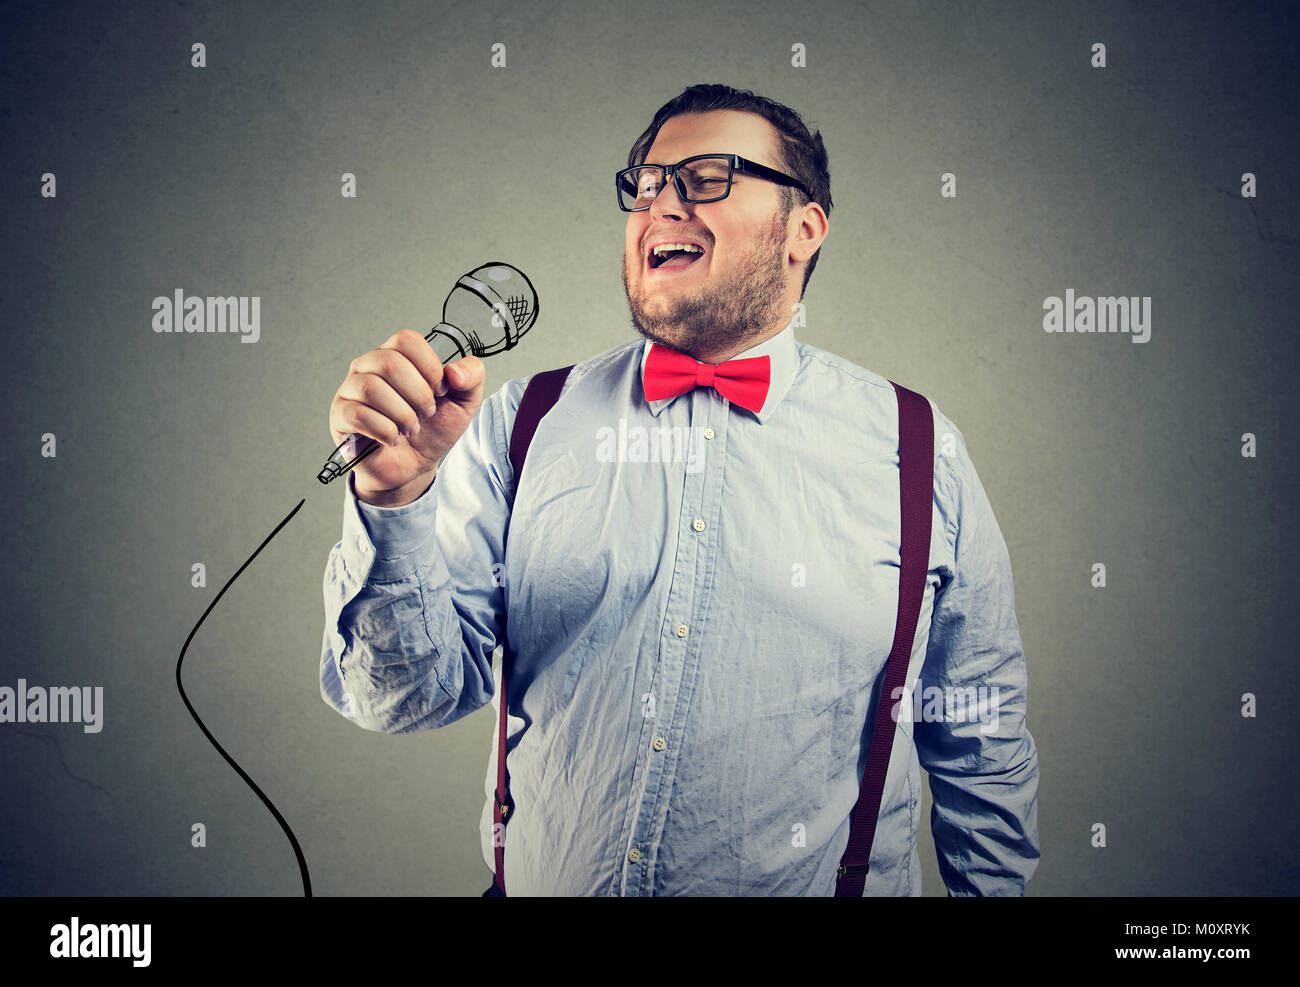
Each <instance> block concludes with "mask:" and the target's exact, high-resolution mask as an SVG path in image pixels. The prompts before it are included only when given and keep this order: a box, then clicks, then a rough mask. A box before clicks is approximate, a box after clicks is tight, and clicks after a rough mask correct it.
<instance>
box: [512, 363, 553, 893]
mask: <svg viewBox="0 0 1300 987" xmlns="http://www.w3.org/2000/svg"><path fill="white" fill-rule="evenodd" d="M572 369H573V365H572V364H570V365H569V366H567V367H561V368H560V369H559V370H547V371H546V372H545V373H540V374H534V375H533V377H532V379H531V380H530V381H529V382H528V386H527V387H525V388H524V396H523V397H522V398H520V399H519V410H518V411H517V412H516V413H515V424H514V428H513V429H512V430H511V432H510V465H511V466H513V467H514V470H515V490H516V491H518V490H519V474H520V473H521V472H522V471H523V468H524V457H525V456H527V455H528V446H529V444H530V443H531V442H532V441H533V433H534V432H536V431H537V423H538V422H540V421H541V420H542V416H543V415H545V414H546V413H547V412H548V411H550V410H551V408H552V406H553V405H554V404H555V402H556V401H557V400H559V397H560V391H561V390H563V389H564V382H565V380H566V379H568V376H569V371H570V370H572ZM507 633H508V631H507ZM512 664H513V661H512V659H511V654H510V643H509V641H507V642H506V643H505V645H504V646H503V647H502V649H501V696H500V698H499V703H500V706H501V717H500V722H499V724H498V726H497V790H496V798H495V799H494V801H495V803H496V804H495V805H494V806H493V809H492V821H493V826H492V847H493V854H494V856H495V858H496V870H495V874H494V883H495V885H496V889H497V891H498V892H500V895H501V897H503V898H504V897H505V894H506V876H505V853H506V848H505V841H506V833H505V820H506V818H507V817H508V816H509V815H510V809H511V807H513V806H514V801H513V800H512V799H511V798H510V781H509V775H508V774H507V772H506V670H507V669H508V668H510V667H511V665H512Z"/></svg>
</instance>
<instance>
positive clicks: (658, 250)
mask: <svg viewBox="0 0 1300 987" xmlns="http://www.w3.org/2000/svg"><path fill="white" fill-rule="evenodd" d="M669 250H689V251H690V252H691V253H694V254H702V253H704V248H703V247H697V246H696V245H695V244H693V243H661V244H658V245H657V246H655V247H652V248H651V253H653V254H655V256H657V257H662V256H663V255H664V253H665V252H666V251H669Z"/></svg>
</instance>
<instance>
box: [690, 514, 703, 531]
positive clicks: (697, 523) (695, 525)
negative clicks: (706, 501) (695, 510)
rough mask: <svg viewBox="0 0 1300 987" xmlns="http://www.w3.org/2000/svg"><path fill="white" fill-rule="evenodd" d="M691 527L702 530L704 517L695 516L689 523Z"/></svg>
mask: <svg viewBox="0 0 1300 987" xmlns="http://www.w3.org/2000/svg"><path fill="white" fill-rule="evenodd" d="M691 527H692V528H694V529H695V530H696V531H703V530H704V518H702V517H697V518H696V519H695V521H694V522H693V523H692V524H691Z"/></svg>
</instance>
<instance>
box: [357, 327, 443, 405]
mask: <svg viewBox="0 0 1300 987" xmlns="http://www.w3.org/2000/svg"><path fill="white" fill-rule="evenodd" d="M420 342H421V344H423V345H424V346H425V348H427V349H429V351H430V352H432V347H430V346H429V344H428V343H425V342H424V340H423V339H421V340H420ZM433 358H434V359H435V360H437V359H438V357H437V355H436V354H435V355H434V357H433ZM440 372H441V371H440ZM364 374H373V375H374V376H376V377H378V378H380V379H381V380H383V381H385V382H386V383H387V384H388V386H389V387H391V388H392V389H393V391H394V392H395V393H396V394H398V395H399V396H400V397H401V399H402V400H403V401H404V402H405V403H406V406H407V408H408V409H409V410H410V412H411V415H412V416H413V417H414V418H416V419H419V418H427V417H429V416H430V415H432V414H433V409H434V408H435V407H436V404H437V402H436V400H435V395H434V392H433V387H432V386H430V384H429V382H428V380H426V379H425V377H424V374H422V373H421V372H420V370H419V369H418V368H417V367H416V366H415V364H413V363H412V362H411V361H410V359H409V358H408V357H407V356H406V355H405V354H404V353H403V352H401V351H400V350H397V349H385V348H383V347H380V348H379V349H377V350H371V351H370V352H368V353H363V354H362V355H361V356H359V357H357V358H356V359H355V360H353V361H352V366H351V367H350V368H349V369H348V376H349V377H352V376H354V375H364ZM348 397H353V395H351V394H349V395H348ZM372 407H375V408H377V409H378V410H380V411H385V410H387V409H385V408H383V407H381V406H380V405H372ZM393 419H394V421H399V419H398V418H397V417H396V416H393ZM399 424H400V421H399Z"/></svg>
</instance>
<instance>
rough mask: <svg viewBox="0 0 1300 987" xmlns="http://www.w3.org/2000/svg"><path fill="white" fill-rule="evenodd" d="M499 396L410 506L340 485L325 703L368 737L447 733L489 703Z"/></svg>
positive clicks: (501, 622) (495, 639) (500, 498)
mask: <svg viewBox="0 0 1300 987" xmlns="http://www.w3.org/2000/svg"><path fill="white" fill-rule="evenodd" d="M504 391H505V389H504V388H503V389H502V391H498V392H497V393H496V394H494V395H492V397H490V398H489V399H488V400H486V401H484V402H483V404H482V405H481V406H480V408H479V411H478V413H477V414H476V415H475V416H474V418H473V420H472V421H471V422H470V425H469V427H468V428H467V430H466V431H465V433H464V435H462V436H461V438H460V439H459V440H458V441H457V443H456V445H454V446H453V447H452V449H451V451H450V452H448V454H447V455H446V457H444V459H443V461H442V463H441V464H440V465H439V467H438V471H437V474H436V476H435V479H434V481H433V483H432V485H431V486H430V487H429V488H428V489H427V490H426V491H425V492H424V493H423V494H422V495H421V496H420V497H419V498H417V499H416V500H415V501H413V502H411V503H410V504H406V505H404V506H402V507H392V508H385V507H375V506H373V505H370V504H366V503H364V502H362V501H360V500H358V499H357V496H356V492H355V490H354V489H353V486H352V474H351V473H349V474H348V475H347V477H346V481H345V482H346V485H347V490H346V493H345V499H344V505H343V537H342V539H341V540H340V541H339V542H338V543H336V544H335V545H334V547H333V548H332V549H331V550H330V555H329V559H328V561H327V563H326V567H325V579H324V587H323V588H324V600H325V631H324V639H323V642H322V649H321V665H320V685H321V698H322V699H323V700H324V701H325V703H326V704H327V705H329V706H330V707H331V708H333V709H334V710H336V711H337V712H339V713H340V714H342V715H343V716H345V717H347V718H348V719H350V720H352V721H353V722H354V723H356V724H357V725H358V726H361V727H363V728H365V729H367V730H374V731H378V732H382V733H407V732H411V731H415V730H429V729H433V728H436V727H440V726H444V725H446V724H448V723H452V722H454V721H455V720H458V719H460V718H461V717H462V716H465V715H467V714H468V713H471V712H473V711H474V710H475V709H478V708H479V707H481V706H483V705H485V704H487V703H488V702H489V701H490V700H491V698H492V696H493V694H494V692H495V685H494V682H493V678H492V655H493V652H494V651H495V650H496V649H497V647H498V646H499V644H500V643H501V641H502V639H503V636H504V626H505V598H504V593H503V587H502V583H503V579H502V578H501V573H502V572H503V571H504V570H503V565H502V563H503V556H504V541H505V531H506V528H507V526H508V521H509V515H510V498H509V495H508V494H507V484H508V483H513V477H512V476H507V475H505V471H508V470H509V462H508V453H507V444H506V442H505V415H504V413H503V409H504V403H503V394H504Z"/></svg>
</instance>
